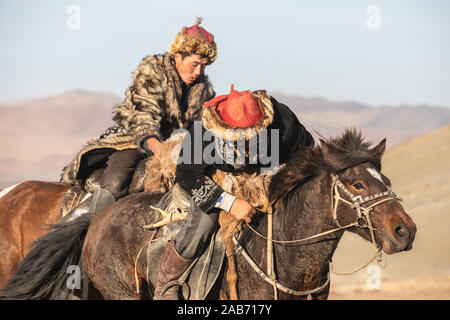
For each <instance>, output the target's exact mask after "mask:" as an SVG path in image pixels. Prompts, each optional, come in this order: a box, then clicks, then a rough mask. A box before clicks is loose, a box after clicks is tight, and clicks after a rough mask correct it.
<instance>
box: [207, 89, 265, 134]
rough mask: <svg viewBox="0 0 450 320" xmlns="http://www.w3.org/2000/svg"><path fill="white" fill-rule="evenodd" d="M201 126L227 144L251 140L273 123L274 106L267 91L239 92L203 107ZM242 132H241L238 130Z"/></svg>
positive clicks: (221, 97)
mask: <svg viewBox="0 0 450 320" xmlns="http://www.w3.org/2000/svg"><path fill="white" fill-rule="evenodd" d="M201 119H202V124H203V127H204V128H205V129H207V130H210V131H211V132H212V133H213V134H214V135H216V136H218V137H220V138H222V139H224V140H234V141H235V140H238V139H240V138H242V137H243V135H244V136H245V139H249V138H251V137H252V136H254V135H255V134H257V133H258V132H259V130H261V129H266V128H267V127H268V126H269V124H271V123H272V121H273V106H272V102H271V101H270V97H269V95H268V94H267V93H266V91H265V90H257V91H253V92H250V91H242V92H239V91H236V90H234V85H231V90H230V93H229V94H226V95H221V96H218V97H215V98H214V99H212V100H209V101H208V102H206V103H205V104H203V110H202V117H201ZM239 129H240V130H239Z"/></svg>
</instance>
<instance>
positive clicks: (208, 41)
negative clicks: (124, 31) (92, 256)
mask: <svg viewBox="0 0 450 320" xmlns="http://www.w3.org/2000/svg"><path fill="white" fill-rule="evenodd" d="M200 23H201V19H200V18H198V19H197V21H196V23H195V24H194V25H193V26H192V27H189V28H187V27H183V28H182V30H181V32H180V33H178V34H177V35H176V37H175V40H174V41H173V43H172V44H171V45H170V46H169V49H168V52H167V53H165V54H157V55H153V56H147V57H145V58H144V59H143V60H142V62H141V63H140V65H139V66H138V68H137V70H136V71H135V72H134V74H133V82H132V84H131V85H130V86H129V88H128V89H127V90H126V94H125V99H124V101H123V102H122V103H121V104H119V105H117V106H116V107H115V108H114V116H113V120H114V122H115V126H113V127H111V128H109V129H108V130H106V132H105V133H104V134H102V135H101V136H100V137H99V138H98V139H94V140H91V141H90V142H88V143H87V145H86V146H85V147H84V148H83V149H82V150H81V151H80V152H79V153H78V154H77V156H76V157H75V159H74V160H73V161H72V162H71V163H70V164H69V165H67V166H66V167H65V168H64V169H63V172H62V175H61V181H62V182H64V183H67V184H70V185H79V186H84V183H85V182H86V179H87V178H89V177H90V176H91V174H92V173H93V172H94V171H95V170H96V169H99V168H102V167H104V170H103V173H102V175H101V177H100V181H99V182H100V183H99V186H98V187H97V188H96V189H95V192H94V194H93V196H92V197H90V198H88V199H87V200H85V201H84V202H82V203H81V204H80V205H78V206H77V207H76V208H75V209H73V210H71V211H70V212H69V213H68V214H67V215H66V216H64V218H63V220H62V221H61V222H67V221H71V220H73V219H75V218H77V217H78V216H80V215H81V214H84V213H86V212H91V213H98V212H100V211H102V210H103V209H105V208H106V207H108V206H109V205H111V204H112V203H113V202H115V201H116V200H117V199H118V198H121V197H123V196H125V195H127V194H128V187H129V184H130V182H131V179H132V176H133V173H134V170H135V167H136V165H137V163H138V162H139V161H140V160H141V159H143V158H144V157H146V156H157V157H158V156H159V154H160V152H161V142H162V141H164V140H165V139H167V138H168V137H169V136H170V135H171V134H172V132H173V131H174V130H176V129H180V128H187V127H188V126H189V125H190V123H191V122H192V121H193V120H194V119H195V118H196V117H197V116H198V114H199V112H200V111H201V108H202V105H203V104H204V103H205V102H206V101H208V100H210V99H211V98H213V97H214V96H215V92H214V90H213V87H212V85H211V83H210V82H209V80H208V77H207V76H206V75H205V74H204V71H205V67H206V66H207V65H209V64H211V63H213V62H214V61H215V60H216V57H217V47H216V43H215V42H214V36H213V35H212V34H211V33H209V32H208V31H206V30H205V29H204V28H202V27H200V26H199V25H200Z"/></svg>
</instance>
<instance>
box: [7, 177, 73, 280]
mask: <svg viewBox="0 0 450 320" xmlns="http://www.w3.org/2000/svg"><path fill="white" fill-rule="evenodd" d="M68 189H69V186H67V185H64V184H62V183H51V182H42V181H26V182H23V183H20V184H18V185H16V186H14V188H11V189H10V190H4V195H3V196H2V197H0V257H2V258H1V259H0V288H2V287H4V286H5V285H6V283H7V281H8V279H9V278H10V277H11V276H12V275H13V274H14V273H15V272H16V271H17V268H18V266H19V263H20V261H22V259H23V258H24V257H25V256H26V255H27V253H28V252H29V251H30V249H31V243H32V242H33V241H34V240H35V239H37V238H39V237H41V236H43V235H44V234H46V233H47V232H48V231H49V230H48V228H47V226H48V225H49V224H55V223H57V222H58V220H59V219H60V211H59V210H60V204H61V199H62V197H63V196H64V193H65V192H66V191H67V190H68ZM6 191H8V192H6Z"/></svg>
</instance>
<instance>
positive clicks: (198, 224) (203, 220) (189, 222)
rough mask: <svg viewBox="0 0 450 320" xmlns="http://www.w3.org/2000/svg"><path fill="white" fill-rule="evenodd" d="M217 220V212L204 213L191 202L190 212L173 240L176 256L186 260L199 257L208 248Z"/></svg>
mask: <svg viewBox="0 0 450 320" xmlns="http://www.w3.org/2000/svg"><path fill="white" fill-rule="evenodd" d="M218 220H219V211H218V210H217V211H213V212H211V213H205V212H203V211H202V210H201V209H200V208H199V207H198V206H197V205H196V204H195V203H194V201H191V207H190V212H189V214H188V215H187V218H186V220H184V221H183V224H182V226H181V229H180V231H179V232H178V234H177V235H176V236H175V238H174V240H175V249H176V251H177V252H178V254H179V255H180V256H181V257H183V258H184V259H186V260H191V259H194V258H197V257H199V256H200V255H201V254H202V253H203V252H204V251H205V250H206V248H207V247H208V244H209V241H210V239H211V236H212V235H213V234H214V231H215V230H216V228H217V224H218Z"/></svg>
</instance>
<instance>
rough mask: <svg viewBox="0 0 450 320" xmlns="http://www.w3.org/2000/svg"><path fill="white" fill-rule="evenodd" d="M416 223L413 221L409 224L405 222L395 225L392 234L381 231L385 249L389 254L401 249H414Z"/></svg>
mask: <svg viewBox="0 0 450 320" xmlns="http://www.w3.org/2000/svg"><path fill="white" fill-rule="evenodd" d="M416 231H417V228H416V225H415V224H414V223H412V224H411V225H409V226H407V225H406V224H404V223H399V224H397V225H395V226H394V227H393V230H392V231H391V234H389V233H387V232H382V233H381V237H380V238H381V239H380V240H381V241H382V242H383V250H384V252H386V253H387V254H393V253H396V252H401V251H408V250H411V249H412V243H413V242H414V238H415V236H416Z"/></svg>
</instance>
